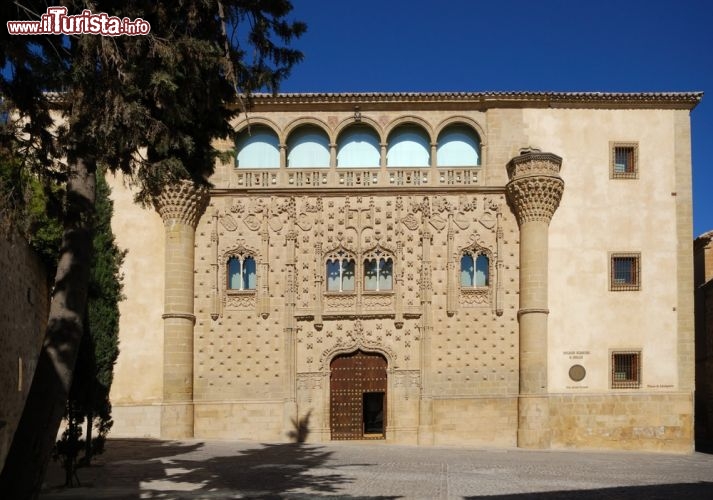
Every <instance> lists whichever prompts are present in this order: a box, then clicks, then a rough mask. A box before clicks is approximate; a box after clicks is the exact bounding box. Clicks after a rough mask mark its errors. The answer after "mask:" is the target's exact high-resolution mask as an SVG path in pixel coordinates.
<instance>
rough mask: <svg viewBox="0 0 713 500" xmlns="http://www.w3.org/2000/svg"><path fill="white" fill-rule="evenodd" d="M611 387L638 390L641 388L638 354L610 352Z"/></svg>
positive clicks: (636, 352)
mask: <svg viewBox="0 0 713 500" xmlns="http://www.w3.org/2000/svg"><path fill="white" fill-rule="evenodd" d="M611 387H612V389H638V388H639V387H641V353H640V352H638V351H625V352H612V355H611Z"/></svg>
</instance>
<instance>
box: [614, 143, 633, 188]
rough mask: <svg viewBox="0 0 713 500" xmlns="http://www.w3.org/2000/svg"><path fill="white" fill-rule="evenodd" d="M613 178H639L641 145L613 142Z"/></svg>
mask: <svg viewBox="0 0 713 500" xmlns="http://www.w3.org/2000/svg"><path fill="white" fill-rule="evenodd" d="M610 149H611V167H610V171H611V178H612V179H636V178H638V177H639V145H638V144H636V143H629V142H627V143H623V142H612V143H610Z"/></svg>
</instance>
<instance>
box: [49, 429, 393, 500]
mask: <svg viewBox="0 0 713 500" xmlns="http://www.w3.org/2000/svg"><path fill="white" fill-rule="evenodd" d="M296 432H297V431H296ZM236 447H237V445H236ZM202 448H203V443H191V444H185V443H171V442H168V443H166V442H161V441H147V440H114V441H113V442H110V443H108V444H107V454H106V455H105V456H104V457H103V459H102V460H101V461H99V460H98V461H97V466H93V467H92V468H91V469H85V470H84V471H83V472H85V474H87V476H86V478H82V487H81V488H73V489H65V488H58V487H55V488H48V489H45V490H43V493H42V495H41V497H40V498H41V499H47V500H52V499H60V498H62V499H66V498H79V497H81V498H94V497H95V496H96V497H97V498H98V497H100V498H102V499H128V498H142V499H169V498H170V499H189V498H190V499H197V498H201V499H202V498H211V499H213V498H235V497H236V494H239V496H238V498H255V499H270V498H285V499H305V498H319V497H333V496H338V497H339V498H369V499H382V500H388V499H395V498H399V497H394V496H378V497H373V496H372V497H354V496H348V495H344V494H340V493H339V492H340V485H347V484H349V483H351V482H352V479H351V478H350V477H348V476H346V475H344V474H341V473H340V472H339V467H340V466H335V465H331V464H329V463H328V460H329V458H330V456H331V455H332V452H330V451H325V450H324V448H323V447H320V446H316V445H302V444H296V443H288V444H267V445H255V447H252V448H249V449H242V450H236V451H235V452H234V454H233V455H230V456H211V457H208V458H206V457H205V456H202V455H201V449H202ZM48 484H61V481H54V482H48ZM92 492H96V493H99V492H101V494H100V495H99V494H97V495H92Z"/></svg>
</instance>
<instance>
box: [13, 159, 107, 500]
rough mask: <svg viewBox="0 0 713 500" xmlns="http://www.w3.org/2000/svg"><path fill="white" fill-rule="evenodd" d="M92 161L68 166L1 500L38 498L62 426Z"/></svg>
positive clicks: (83, 298) (87, 247)
mask: <svg viewBox="0 0 713 500" xmlns="http://www.w3.org/2000/svg"><path fill="white" fill-rule="evenodd" d="M95 171H96V162H95V161H94V160H93V159H86V158H78V159H77V161H76V162H72V164H70V167H69V178H68V180H67V195H66V196H67V202H66V217H65V220H64V236H63V240H62V248H61V249H60V252H59V261H58V264H57V274H56V275H55V285H54V291H53V293H52V302H51V305H50V313H49V319H48V322H47V330H46V332H45V339H44V342H43V344H42V350H41V351H40V356H39V359H38V361H37V368H36V370H35V375H34V378H33V379H32V385H31V386H30V392H29V394H28V396H27V401H26V403H25V408H24V410H23V412H22V417H21V418H20V422H19V424H18V427H17V430H16V431H15V435H14V438H13V440H12V445H11V446H10V451H9V453H8V455H7V459H6V461H5V467H4V468H3V471H2V474H1V475H0V492H1V493H2V497H3V498H8V499H13V500H24V499H35V498H37V497H38V496H39V493H40V489H41V487H42V481H43V480H44V476H45V472H46V470H47V464H48V462H49V459H50V456H51V452H52V447H53V445H54V442H55V440H56V438H57V431H58V429H59V425H60V423H61V421H62V416H63V414H64V407H65V404H66V403H67V398H68V395H69V389H70V387H71V385H72V372H73V370H74V364H75V362H76V360H77V353H78V352H79V345H80V341H81V339H82V334H83V332H84V325H83V321H84V313H85V310H86V309H85V306H86V302H87V289H88V283H89V266H90V257H91V247H92V234H91V232H92V215H93V212H94V197H95V191H96V178H95Z"/></svg>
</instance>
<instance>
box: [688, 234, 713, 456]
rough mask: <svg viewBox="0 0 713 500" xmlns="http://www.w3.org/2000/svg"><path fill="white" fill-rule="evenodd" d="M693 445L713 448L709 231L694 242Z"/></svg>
mask: <svg viewBox="0 0 713 500" xmlns="http://www.w3.org/2000/svg"><path fill="white" fill-rule="evenodd" d="M693 249H694V265H695V285H696V304H695V308H696V309H695V310H696V444H697V446H700V447H701V448H704V449H711V448H713V231H708V232H707V233H705V234H702V235H701V236H699V237H698V238H696V240H695V241H694V246H693Z"/></svg>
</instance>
